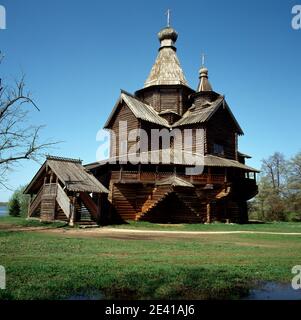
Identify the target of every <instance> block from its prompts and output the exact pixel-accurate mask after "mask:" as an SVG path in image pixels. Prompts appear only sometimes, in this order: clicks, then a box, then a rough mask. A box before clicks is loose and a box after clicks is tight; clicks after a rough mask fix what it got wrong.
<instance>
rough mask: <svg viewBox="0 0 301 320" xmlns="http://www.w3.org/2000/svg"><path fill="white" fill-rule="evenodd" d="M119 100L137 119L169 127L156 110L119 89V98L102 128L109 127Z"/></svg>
mask: <svg viewBox="0 0 301 320" xmlns="http://www.w3.org/2000/svg"><path fill="white" fill-rule="evenodd" d="M121 102H124V103H125V104H126V105H127V106H128V107H129V108H130V110H131V111H132V113H133V114H134V116H135V117H136V118H137V119H141V120H144V121H148V122H151V123H155V124H158V125H161V126H164V127H167V128H168V127H169V124H168V122H167V121H166V120H165V119H164V118H162V117H160V116H159V114H158V112H156V111H155V109H154V108H153V107H151V106H149V105H147V104H146V103H143V102H142V101H141V100H139V99H138V98H137V97H134V96H133V95H131V94H129V93H127V92H125V91H121V95H120V98H119V99H118V101H117V103H116V104H115V107H114V108H113V110H112V112H111V114H110V116H109V118H108V120H107V122H106V123H105V125H104V128H108V127H109V125H110V122H111V120H112V119H113V117H114V115H115V113H116V112H117V110H118V108H119V106H120V103H121Z"/></svg>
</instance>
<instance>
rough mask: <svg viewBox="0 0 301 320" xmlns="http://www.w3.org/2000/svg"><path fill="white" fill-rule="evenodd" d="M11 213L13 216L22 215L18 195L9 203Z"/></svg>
mask: <svg viewBox="0 0 301 320" xmlns="http://www.w3.org/2000/svg"><path fill="white" fill-rule="evenodd" d="M8 211H9V215H10V216H13V217H20V214H21V209H20V203H19V200H18V198H17V197H13V198H12V199H11V200H10V201H9V203H8Z"/></svg>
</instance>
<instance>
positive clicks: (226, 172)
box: [225, 168, 228, 183]
mask: <svg viewBox="0 0 301 320" xmlns="http://www.w3.org/2000/svg"><path fill="white" fill-rule="evenodd" d="M227 175H228V170H227V168H225V183H227V182H228V177H227Z"/></svg>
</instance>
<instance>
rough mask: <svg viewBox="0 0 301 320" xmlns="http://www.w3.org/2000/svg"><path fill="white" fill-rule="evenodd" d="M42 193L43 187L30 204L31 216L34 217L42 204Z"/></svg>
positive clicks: (29, 214) (29, 213)
mask: <svg viewBox="0 0 301 320" xmlns="http://www.w3.org/2000/svg"><path fill="white" fill-rule="evenodd" d="M42 195H43V188H41V189H40V191H39V192H38V194H37V195H36V196H35V198H34V199H33V200H32V201H31V202H30V204H29V212H28V217H29V218H30V217H33V216H34V213H35V211H36V210H37V209H38V208H39V206H41V200H42Z"/></svg>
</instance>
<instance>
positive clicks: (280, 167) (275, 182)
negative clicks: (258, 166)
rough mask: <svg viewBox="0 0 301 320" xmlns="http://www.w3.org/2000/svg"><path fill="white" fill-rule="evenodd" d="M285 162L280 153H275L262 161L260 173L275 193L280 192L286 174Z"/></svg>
mask: <svg viewBox="0 0 301 320" xmlns="http://www.w3.org/2000/svg"><path fill="white" fill-rule="evenodd" d="M286 167H287V162H286V160H285V158H284V155H283V154H282V153H280V152H275V153H274V154H273V155H272V156H270V157H269V158H268V159H263V160H262V172H263V173H264V174H265V175H266V176H267V178H268V179H269V180H270V182H271V185H272V187H273V189H274V191H276V192H280V191H281V189H282V187H283V184H284V181H285V179H286V173H287V168H286Z"/></svg>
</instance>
